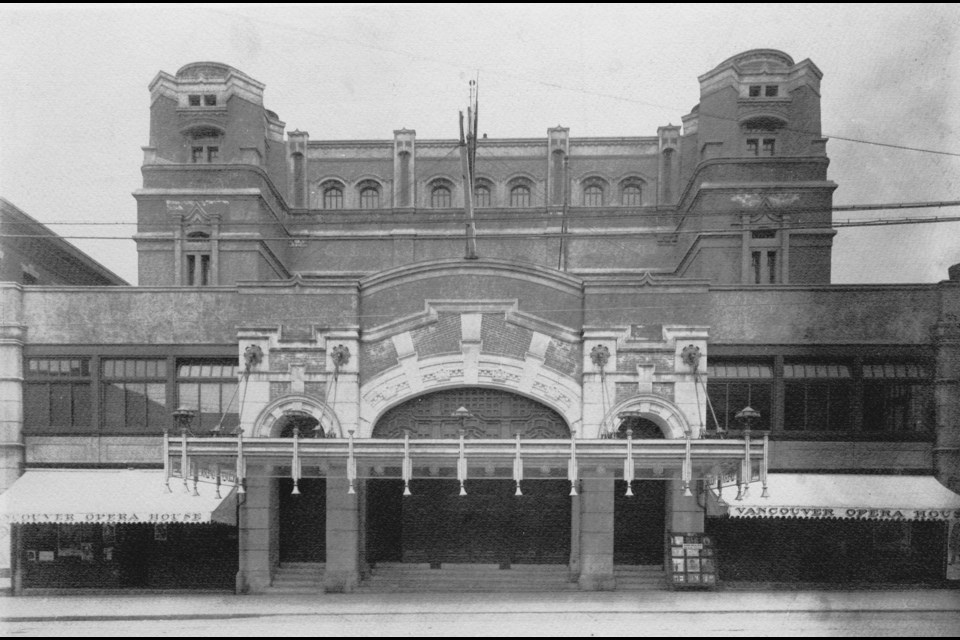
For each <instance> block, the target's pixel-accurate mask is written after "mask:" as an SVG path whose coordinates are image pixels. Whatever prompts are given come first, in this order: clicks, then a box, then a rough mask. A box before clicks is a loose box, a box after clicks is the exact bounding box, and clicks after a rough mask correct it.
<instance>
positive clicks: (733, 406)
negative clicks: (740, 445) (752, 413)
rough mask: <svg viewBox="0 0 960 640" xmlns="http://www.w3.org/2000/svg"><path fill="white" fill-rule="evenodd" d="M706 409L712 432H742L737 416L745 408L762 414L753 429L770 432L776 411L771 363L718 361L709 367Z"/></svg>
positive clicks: (761, 361) (760, 361)
mask: <svg viewBox="0 0 960 640" xmlns="http://www.w3.org/2000/svg"><path fill="white" fill-rule="evenodd" d="M707 380H708V382H707V395H708V396H709V398H710V403H711V405H712V407H713V411H712V412H711V411H710V409H709V408H708V409H707V424H708V426H709V428H710V429H717V427H718V422H719V427H720V428H721V429H741V428H743V427H742V426H741V425H740V424H738V423H737V420H736V415H737V413H738V412H739V411H740V410H741V409H743V408H744V407H748V406H749V407H752V408H754V409H756V410H757V411H759V412H760V421H759V422H758V423H757V424H755V425H753V428H754V429H769V428H770V424H771V422H770V420H771V417H772V416H771V412H772V408H773V404H772V397H773V393H772V392H773V366H772V364H771V363H770V362H768V361H763V360H759V361H748V360H731V361H725V360H718V361H716V362H712V363H711V364H710V365H709V366H708V367H707Z"/></svg>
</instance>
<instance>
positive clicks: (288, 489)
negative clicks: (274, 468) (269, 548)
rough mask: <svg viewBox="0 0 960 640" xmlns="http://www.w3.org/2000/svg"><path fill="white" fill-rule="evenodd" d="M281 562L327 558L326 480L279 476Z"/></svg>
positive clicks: (313, 560) (318, 560) (320, 560)
mask: <svg viewBox="0 0 960 640" xmlns="http://www.w3.org/2000/svg"><path fill="white" fill-rule="evenodd" d="M277 484H278V485H279V491H280V562H325V561H326V558H327V512H326V509H327V481H326V480H324V479H323V478H301V479H300V482H299V487H300V495H298V496H295V495H292V491H293V481H292V480H291V479H290V478H280V480H279V481H278V483H277Z"/></svg>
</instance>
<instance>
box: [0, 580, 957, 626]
mask: <svg viewBox="0 0 960 640" xmlns="http://www.w3.org/2000/svg"><path fill="white" fill-rule="evenodd" d="M0 632H2V633H3V635H5V636H13V635H31V636H46V635H51V636H52V635H60V636H89V635H104V636H123V635H163V636H167V635H170V636H174V635H183V634H193V635H198V634H201V633H203V634H206V633H210V634H216V635H223V636H254V635H261V636H276V635H319V634H320V633H322V634H323V635H334V634H340V635H386V634H392V635H404V636H416V635H423V636H435V635H508V634H511V635H564V636H569V635H640V636H652V635H726V636H729V635H788V634H794V635H816V636H824V635H857V636H865V635H882V636H896V635H910V636H916V635H933V636H953V635H960V590H952V589H951V590H934V589H917V590H889V591H883V590H876V591H872V590H864V591H760V590H758V591H749V590H736V591H717V592H675V591H641V592H565V593H502V592H501V593H407V594H345V595H344V594H339V595H337V594H326V595H316V596H307V595H282V596H281V595H269V596H235V595H229V594H210V593H183V594H170V593H158V592H154V593H143V594H136V595H130V594H122V595H86V594H85V595H56V596H40V595H28V596H22V597H16V598H13V597H7V598H0Z"/></svg>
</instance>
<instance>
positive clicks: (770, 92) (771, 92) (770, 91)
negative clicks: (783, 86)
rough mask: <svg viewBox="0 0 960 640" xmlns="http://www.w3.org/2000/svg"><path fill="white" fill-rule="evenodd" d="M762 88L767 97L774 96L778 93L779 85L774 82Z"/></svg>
mask: <svg viewBox="0 0 960 640" xmlns="http://www.w3.org/2000/svg"><path fill="white" fill-rule="evenodd" d="M763 89H764V91H763V95H765V96H766V97H768V98H776V97H777V95H778V94H779V93H780V87H779V86H778V85H775V84H768V85H767V86H766V87H764V88H763Z"/></svg>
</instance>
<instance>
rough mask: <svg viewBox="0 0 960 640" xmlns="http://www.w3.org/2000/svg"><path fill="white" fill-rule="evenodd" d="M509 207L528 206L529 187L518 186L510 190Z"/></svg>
mask: <svg viewBox="0 0 960 640" xmlns="http://www.w3.org/2000/svg"><path fill="white" fill-rule="evenodd" d="M510 206H511V207H514V208H521V207H529V206H530V187H529V186H527V185H525V184H518V185H516V186H514V187H513V188H511V189H510Z"/></svg>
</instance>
